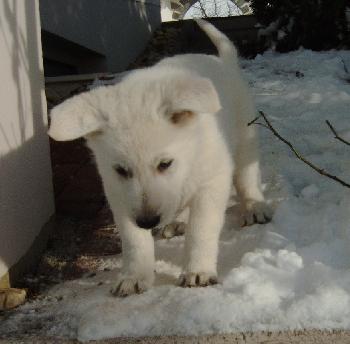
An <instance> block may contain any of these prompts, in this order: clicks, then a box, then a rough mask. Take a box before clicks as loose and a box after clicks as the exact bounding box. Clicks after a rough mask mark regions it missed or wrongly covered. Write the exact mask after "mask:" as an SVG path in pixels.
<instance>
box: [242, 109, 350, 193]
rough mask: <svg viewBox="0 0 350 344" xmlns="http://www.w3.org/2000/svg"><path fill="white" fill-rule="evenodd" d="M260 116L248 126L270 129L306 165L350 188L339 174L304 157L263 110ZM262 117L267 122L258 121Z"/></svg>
mask: <svg viewBox="0 0 350 344" xmlns="http://www.w3.org/2000/svg"><path fill="white" fill-rule="evenodd" d="M259 114H260V115H259V116H258V117H257V118H255V119H253V120H252V121H251V122H249V123H248V126H250V125H252V124H258V125H261V126H263V127H265V128H267V129H269V130H270V131H271V132H272V133H273V134H274V135H275V136H276V137H277V138H278V139H279V140H281V141H282V142H284V143H285V144H286V145H287V146H288V147H289V148H290V150H291V151H292V152H293V153H294V155H295V156H296V157H297V158H298V159H299V160H301V161H302V162H304V163H305V164H306V165H308V166H310V167H311V168H312V169H313V170H315V171H316V172H317V173H319V174H321V175H322V176H325V177H328V178H330V179H333V180H335V181H336V182H338V183H340V184H341V185H343V186H345V187H347V188H350V184H348V183H346V182H345V181H343V180H342V179H340V178H338V177H337V176H334V175H332V174H330V173H328V172H327V171H325V170H324V169H322V168H320V167H318V166H316V165H314V164H313V163H312V162H310V161H308V160H307V159H306V158H304V157H303V156H302V155H301V154H300V153H299V152H298V151H297V150H296V149H295V148H294V146H293V145H292V144H291V143H290V142H289V141H287V140H286V139H285V138H283V137H282V136H281V135H280V134H279V133H278V132H277V131H276V130H275V128H274V127H273V126H272V125H271V123H270V121H269V120H268V119H267V117H266V115H265V114H264V113H263V112H262V111H259ZM260 117H262V118H263V119H264V121H265V123H266V124H263V123H259V122H257V120H258V119H259V118H260Z"/></svg>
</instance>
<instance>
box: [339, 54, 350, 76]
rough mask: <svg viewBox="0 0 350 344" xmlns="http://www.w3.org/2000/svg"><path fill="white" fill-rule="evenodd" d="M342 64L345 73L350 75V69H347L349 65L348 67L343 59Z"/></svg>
mask: <svg viewBox="0 0 350 344" xmlns="http://www.w3.org/2000/svg"><path fill="white" fill-rule="evenodd" d="M341 62H342V63H343V68H344V72H345V73H346V74H349V69H348V67H347V65H346V63H345V61H344V59H343V58H342V59H341Z"/></svg>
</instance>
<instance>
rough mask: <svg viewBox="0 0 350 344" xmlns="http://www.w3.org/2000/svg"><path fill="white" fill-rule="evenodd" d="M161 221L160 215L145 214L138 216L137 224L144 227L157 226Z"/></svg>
mask: <svg viewBox="0 0 350 344" xmlns="http://www.w3.org/2000/svg"><path fill="white" fill-rule="evenodd" d="M159 222H160V215H143V216H139V217H137V218H136V224H137V225H138V226H139V227H141V228H144V229H151V228H154V227H156V226H157V225H158V224H159Z"/></svg>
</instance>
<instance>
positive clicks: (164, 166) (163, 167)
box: [157, 159, 174, 172]
mask: <svg viewBox="0 0 350 344" xmlns="http://www.w3.org/2000/svg"><path fill="white" fill-rule="evenodd" d="M173 161H174V160H172V159H169V160H163V161H161V162H160V163H159V164H158V166H157V170H158V171H159V172H164V171H165V170H167V169H168V168H169V167H170V166H171V164H172V163H173Z"/></svg>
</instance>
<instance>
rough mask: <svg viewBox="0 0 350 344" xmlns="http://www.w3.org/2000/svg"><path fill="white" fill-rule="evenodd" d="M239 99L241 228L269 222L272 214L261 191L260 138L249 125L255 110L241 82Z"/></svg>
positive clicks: (237, 171) (237, 161)
mask: <svg viewBox="0 0 350 344" xmlns="http://www.w3.org/2000/svg"><path fill="white" fill-rule="evenodd" d="M238 93H239V94H238V96H237V95H236V96H235V110H236V116H235V119H236V128H237V130H236V144H235V154H234V160H235V173H234V183H235V187H236V190H237V194H238V197H239V199H240V202H241V209H240V217H241V219H240V222H241V225H242V226H249V225H252V224H254V223H266V222H269V221H270V220H271V217H272V211H271V209H270V208H269V206H268V205H267V203H266V201H265V198H264V195H263V192H262V188H261V176H260V164H259V152H258V138H257V133H256V129H255V127H254V126H252V125H251V126H248V122H249V120H250V119H253V118H254V116H255V113H256V112H255V107H254V104H253V100H252V98H251V96H250V94H249V92H248V89H247V87H246V85H245V83H244V81H243V80H242V85H241V87H240V89H239V92H238Z"/></svg>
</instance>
